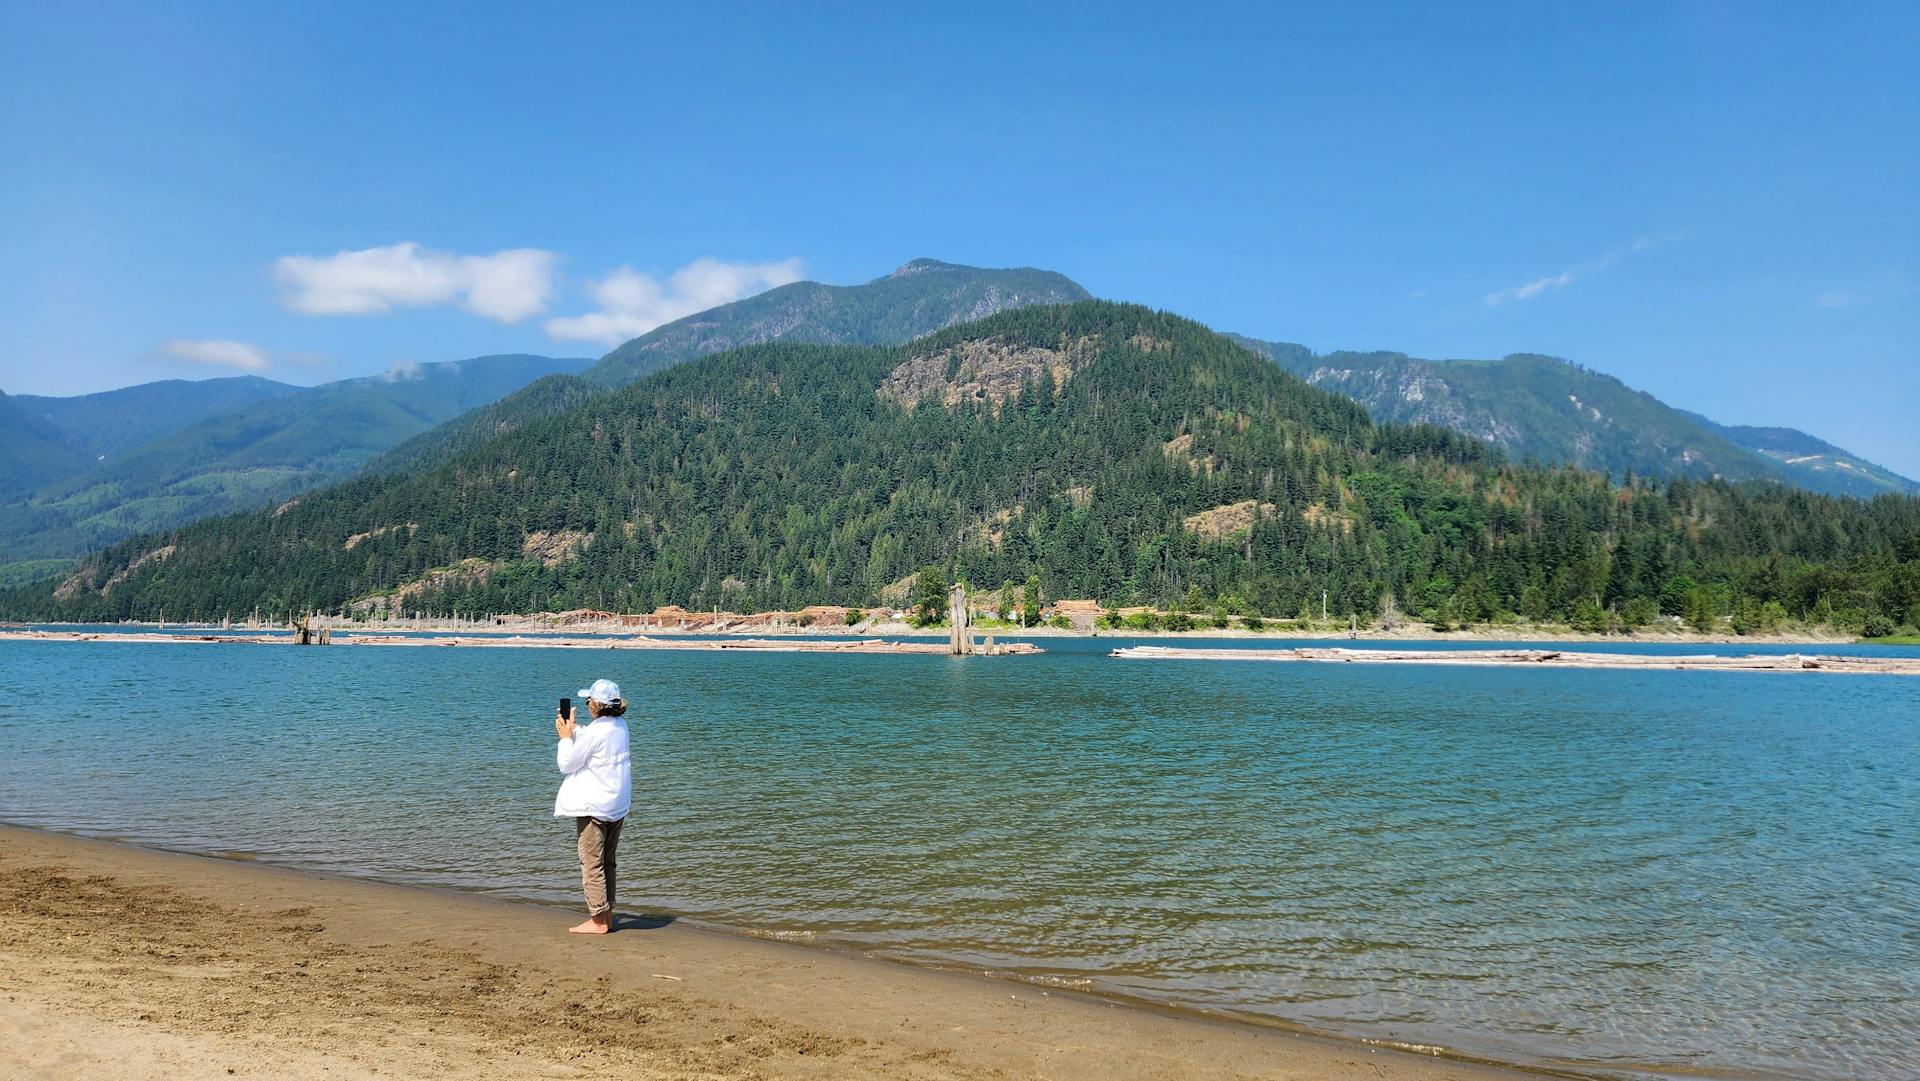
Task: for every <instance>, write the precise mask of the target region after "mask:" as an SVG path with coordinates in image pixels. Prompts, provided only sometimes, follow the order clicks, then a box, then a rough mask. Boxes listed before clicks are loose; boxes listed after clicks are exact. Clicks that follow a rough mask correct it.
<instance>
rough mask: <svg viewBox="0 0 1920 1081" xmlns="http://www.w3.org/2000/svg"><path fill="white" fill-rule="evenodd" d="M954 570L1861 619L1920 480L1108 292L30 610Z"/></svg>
mask: <svg viewBox="0 0 1920 1081" xmlns="http://www.w3.org/2000/svg"><path fill="white" fill-rule="evenodd" d="M926 566H935V567H938V568H941V569H942V570H944V571H945V572H947V573H949V574H952V575H958V576H959V577H962V578H965V579H968V580H971V581H972V582H974V583H975V584H976V585H979V586H984V587H988V588H995V587H998V586H999V585H1000V584H1001V583H1003V582H1008V581H1013V582H1019V581H1024V580H1025V579H1026V578H1027V576H1028V575H1030V574H1031V575H1035V576H1037V577H1038V578H1039V579H1040V582H1041V584H1042V588H1043V590H1044V592H1045V594H1046V595H1048V596H1077V597H1092V598H1096V599H1099V600H1100V601H1102V602H1104V603H1107V604H1126V603H1134V602H1142V603H1152V604H1159V605H1163V606H1175V605H1187V606H1193V607H1199V606H1211V605H1220V606H1222V607H1227V608H1230V609H1239V610H1243V611H1253V612H1258V613H1262V614H1266V615H1279V616H1292V615H1294V614H1296V613H1298V612H1299V611H1301V610H1302V608H1304V607H1306V606H1307V605H1308V604H1309V602H1312V603H1313V605H1314V606H1315V607H1317V606H1318V602H1319V599H1320V597H1321V596H1322V591H1323V590H1324V591H1325V592H1326V596H1327V598H1328V606H1329V610H1330V611H1331V612H1332V613H1334V614H1346V613H1353V614H1356V615H1361V616H1370V615H1372V614H1374V613H1375V612H1377V611H1379V610H1380V609H1381V608H1382V606H1383V605H1384V604H1387V603H1391V604H1393V605H1394V606H1396V607H1399V608H1402V609H1405V610H1408V611H1414V612H1433V613H1438V614H1439V616H1440V618H1444V619H1447V620H1449V621H1471V620H1475V619H1483V618H1486V617H1488V616H1491V615H1494V614H1496V613H1502V612H1510V613H1516V614H1519V615H1523V616H1528V617H1532V618H1539V619H1556V618H1557V619H1581V620H1589V621H1590V620H1592V619H1595V618H1604V617H1603V616H1601V615H1598V614H1599V613H1607V612H1611V613H1613V614H1614V616H1615V617H1616V618H1619V619H1622V620H1625V621H1629V622H1630V621H1633V620H1640V621H1644V620H1646V619H1650V618H1652V616H1653V615H1654V614H1657V613H1658V612H1660V611H1662V610H1667V611H1675V612H1676V614H1678V613H1680V612H1684V613H1686V614H1689V615H1693V616H1698V615H1699V614H1700V613H1702V612H1705V613H1706V616H1705V617H1704V618H1707V619H1711V618H1713V617H1714V616H1715V614H1719V615H1728V614H1731V615H1736V616H1738V615H1740V614H1741V613H1743V612H1744V613H1747V614H1749V615H1750V616H1753V617H1754V618H1759V617H1760V616H1761V615H1763V614H1765V613H1771V612H1778V613H1780V614H1781V615H1782V616H1784V615H1787V614H1791V615H1795V616H1801V617H1805V618H1813V619H1823V620H1826V619H1830V620H1833V621H1835V622H1841V623H1847V622H1851V623H1854V624H1863V623H1864V622H1865V621H1867V620H1869V619H1880V620H1883V621H1897V620H1907V619H1916V618H1920V501H1916V500H1912V499H1900V498H1892V497H1883V498H1881V499H1878V500H1875V501H1873V502H1871V503H1861V502H1858V501H1854V500H1846V499H1832V498H1826V497H1821V496H1816V495H1811V494H1808V493H1804V492H1798V491H1791V490H1786V489H1781V488H1775V487H1758V488H1741V487H1735V486H1731V485H1728V484H1725V483H1720V482H1712V483H1697V482H1690V481H1685V480H1682V481H1677V482H1674V483H1671V484H1657V483H1654V482H1650V481H1642V482H1638V483H1636V484H1635V485H1633V486H1631V487H1617V486H1614V485H1611V484H1609V483H1608V482H1607V480H1606V479H1605V477H1603V476H1601V475H1598V474H1595V473H1589V472H1583V471H1579V470H1574V469H1542V468H1536V467H1530V466H1516V465H1512V464H1508V463H1505V462H1503V461H1501V460H1500V458H1499V456H1498V454H1497V452H1494V451H1492V450H1490V449H1489V448H1488V447H1487V446H1486V445H1485V444H1482V443H1479V442H1477V441H1474V440H1471V439H1468V438H1465V437H1463V436H1461V435H1458V434H1456V433H1453V432H1451V431H1447V430H1444V429H1439V428H1434V427H1406V426H1401V425H1392V424H1375V423H1374V422H1373V421H1372V420H1371V419H1370V418H1369V417H1368V415H1367V414H1366V412H1365V411H1364V410H1363V409H1361V408H1359V407H1358V406H1357V405H1355V404H1354V403H1353V402H1351V401H1349V400H1347V399H1344V398H1341V397H1338V396H1336V395H1333V394H1331V393H1328V392H1325V391H1322V390H1318V389H1315V388H1313V387H1311V386H1309V385H1307V384H1306V383H1304V382H1303V381H1301V380H1300V379H1298V378H1296V377H1294V376H1292V375H1290V374H1288V373H1286V372H1284V371H1282V370H1280V369H1279V368H1278V367H1277V366H1275V365H1274V364H1272V363H1271V362H1270V361H1268V360H1267V359H1265V358H1264V357H1262V356H1259V355H1256V354H1254V353H1252V352H1250V351H1248V350H1246V349H1244V348H1241V347H1239V346H1237V345H1235V344H1233V343H1232V342H1230V341H1228V340H1227V339H1226V338H1224V337H1222V336H1220V335H1217V334H1214V333H1213V332H1211V331H1209V330H1207V329H1206V328H1204V327H1201V326H1199V325H1198V324H1195V323H1191V322H1189V321H1186V320H1183V319H1180V318H1178V317H1175V316H1171V315H1166V314H1163V313H1156V312H1151V311H1148V310H1147V309H1144V308H1138V307H1133V306H1126V305H1117V304H1109V303H1102V302H1086V303H1080V304H1073V305H1064V306H1051V307H1039V308H1027V309H1021V310H1018V311H1011V312H1006V313H1002V314H1000V315H997V316H994V317H991V318H989V319H987V320H984V321H981V322H977V323H970V324H965V325H962V326H957V327H953V328H949V329H947V330H945V331H941V332H939V333H936V334H933V335H931V336H928V337H926V338H922V339H919V340H916V341H914V342H912V343H909V344H906V345H903V346H897V347H891V348H874V347H847V346H819V345H800V344H769V345H761V346H754V347H750V348H745V349H740V350H735V351H731V352H727V353H723V354H718V355H715V356H711V357H707V358H704V359H702V360H699V361H697V362H694V363H689V364H683V365H680V366H677V367H674V368H670V369H667V370H665V371H662V372H660V373H658V374H656V375H654V376H651V377H649V378H647V379H645V380H643V381H641V382H639V383H636V384H634V385H632V386H629V387H627V388H625V389H623V390H621V391H619V392H617V393H613V394H608V395H604V396H597V397H594V398H591V399H589V400H588V401H586V402H585V403H584V404H581V405H579V406H577V407H575V408H573V409H572V410H570V411H568V412H566V413H564V414H561V415H559V416H554V417H549V418H546V419H542V420H536V421H532V422H529V423H527V424H524V425H521V426H519V427H517V428H515V429H513V430H512V431H510V432H508V433H506V434H504V435H502V436H500V437H498V438H495V439H492V440H489V441H486V442H484V443H481V444H479V445H477V446H474V447H473V448H471V449H470V450H467V451H466V452H465V453H463V454H461V455H460V456H459V457H457V458H456V459H455V460H453V461H450V462H447V463H445V464H443V465H441V466H439V467H437V468H434V469H431V470H427V471H424V472H419V473H414V474H402V475H388V476H371V477H364V478H361V479H358V480H354V481H351V482H348V483H346V484H343V485H340V486H337V487H335V488H332V489H328V490H325V491H321V492H316V493H312V494H310V495H308V496H305V497H303V498H301V499H300V500H298V501H297V502H295V503H293V504H291V505H288V506H285V507H282V508H279V509H278V510H276V511H273V512H261V513H255V514H250V515H241V516H236V517H231V518H226V519H219V520H212V521H206V522H200V523H196V524H194V525H192V526H189V527H187V528H185V529H182V530H179V531H176V532H173V533H169V534H159V535H152V536H148V537H143V538H140V539H138V540H136V541H131V542H128V543H126V544H122V545H119V546H117V547H116V548H114V549H113V550H111V551H109V552H106V553H103V554H102V555H101V556H99V557H98V558H96V559H93V560H91V561H89V563H88V564H87V565H86V566H85V567H83V568H82V570H81V571H80V572H79V573H77V574H75V575H74V576H73V577H71V578H70V579H68V580H67V581H65V582H62V583H60V585H59V586H58V587H57V588H46V587H43V588H41V589H39V590H16V591H12V592H10V593H7V594H5V595H4V598H3V599H0V608H3V609H4V614H7V615H11V616H15V617H22V616H30V617H35V618H48V617H52V616H60V617H62V618H83V619H101V618H125V617H144V618H151V617H152V616H154V615H156V614H157V613H158V612H159V611H160V610H161V609H162V608H164V609H165V610H166V612H167V613H168V614H169V616H170V617H171V618H194V617H201V618H218V617H220V616H222V615H225V614H227V613H229V612H231V613H236V614H237V613H242V612H247V611H251V610H252V609H253V608H254V607H256V606H259V607H260V608H262V609H263V610H265V611H269V612H288V611H293V612H297V611H304V610H322V611H338V610H355V611H361V612H369V611H379V610H383V609H385V610H402V611H415V610H429V611H439V612H447V611H451V610H459V611H462V612H468V613H484V612H488V611H531V610H539V609H553V608H567V607H575V606H591V607H598V608H608V609H621V610H641V611H645V610H650V609H651V608H653V607H654V606H656V605H660V604H668V603H675V604H685V605H688V606H690V607H708V606H719V607H725V608H732V609H753V608H772V607H781V608H796V607H799V606H801V605H804V604H808V603H815V602H822V601H835V602H840V603H854V604H860V603H868V602H871V601H873V600H876V599H877V598H878V597H879V596H880V594H881V592H882V591H883V590H885V589H887V587H889V586H890V585H897V584H898V583H899V582H900V581H901V580H902V579H904V578H906V577H908V576H911V575H913V574H914V573H915V572H916V571H918V570H919V569H920V568H922V567H926ZM1769 618H1771V617H1769Z"/></svg>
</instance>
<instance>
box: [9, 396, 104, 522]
mask: <svg viewBox="0 0 1920 1081" xmlns="http://www.w3.org/2000/svg"><path fill="white" fill-rule="evenodd" d="M92 461H93V456H92V455H89V454H87V453H86V451H85V450H84V449H83V448H81V447H77V446H75V445H74V444H73V442H72V441H71V440H69V439H68V438H67V437H66V435H65V434H64V433H63V432H61V431H60V430H59V429H58V428H56V427H54V426H53V425H52V424H51V423H50V422H48V421H47V419H46V418H45V417H41V416H37V415H35V413H34V412H33V411H32V410H31V409H28V408H26V407H24V406H22V405H21V404H20V400H19V399H18V398H15V397H12V396H11V395H8V394H4V393H0V462H5V463H6V468H5V470H3V471H0V499H6V498H11V497H15V496H20V495H24V494H26V493H28V492H31V491H33V490H34V489H35V488H38V487H40V486H41V485H43V484H49V483H51V482H53V481H55V480H58V479H60V478H61V477H67V476H72V475H73V474H74V473H77V472H79V471H80V470H82V469H85V468H86V467H87V466H88V465H89V464H90V463H91V462H92Z"/></svg>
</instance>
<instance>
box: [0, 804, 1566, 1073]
mask: <svg viewBox="0 0 1920 1081" xmlns="http://www.w3.org/2000/svg"><path fill="white" fill-rule="evenodd" d="M574 915H575V914H574V913H572V912H569V911H566V910H563V909H557V908H546V907H542V906H537V905H525V904H516V903H506V902H500V901H494V900H490V899H487V898H483V897H477V896H472V895H466V894H459V893H452V892H445V891H436V890H425V889H415V888H410V887H404V886H394V885H387V884H381V883H374V882H365V881H357V880H346V879H336V878H329V877H325V876H319V875H311V874H305V873H301V872H296V871H289V870H284V869H280V868H274V867H269V866H263V865H259V864H253V863H247V862H241V861H234V860H222V859H216V858H211V857H201V856H190V855H182V854H178V853H168V852H154V851H150V850H145V849H138V848H133V847H130V846H126V845H121V844H116V843H112V842H107V841H97V840H89V839H83V838H77V837H71V836H66V835H62V834H54V833H47V832H42V831H37V830H28V829H21V828H16V827H9V826H0V971H4V972H5V973H6V974H7V975H6V980H5V984H4V989H0V1058H3V1059H4V1060H5V1061H6V1063H7V1068H8V1069H7V1075H8V1076H9V1077H13V1078H32V1079H53V1078H79V1077H100V1076H111V1077H115V1078H129V1079H141V1078H179V1077H195V1078H198V1077H212V1076H229V1075H231V1076H238V1077H249V1076H251V1077H276V1078H296V1079H307V1078H322V1077H325V1078H356V1079H357V1078H386V1077H396V1076H398V1077H426V1076H433V1077H454V1078H491V1079H513V1078H564V1077H587V1076H607V1075H610V1074H617V1075H618V1076H622V1077H640V1078H821V1079H824V1078H921V1079H945V1078H1052V1079H1060V1081H1068V1079H1075V1078H1084V1079H1087V1081H1118V1079H1127V1078H1169V1077H1181V1078H1212V1079H1220V1081H1226V1079H1239V1078H1298V1079H1311V1078H1348V1077H1368V1078H1380V1079H1405V1081H1414V1079H1428V1081H1448V1079H1455V1081H1468V1079H1492V1078H1503V1077H1504V1078H1523V1077H1529V1076H1539V1075H1537V1074H1530V1073H1525V1072H1521V1071H1515V1070H1509V1069H1506V1068H1501V1067H1495V1066H1485V1065H1480V1064H1477V1063H1471V1062H1461V1061H1455V1060H1449V1059H1443V1058H1437V1057H1431V1056H1423V1055H1417V1054H1411V1053H1407V1052H1403V1051H1397V1050H1393V1049H1387V1048H1378V1047H1372V1046H1368V1045H1365V1044H1360V1043H1350V1042H1345V1041H1338V1040H1329V1039H1322V1038H1319V1037H1315V1036H1309V1035H1302V1034H1296V1033H1293V1032H1288V1031H1283V1030H1271V1029H1266V1028H1262V1027H1255V1026H1249V1025H1242V1024H1233V1023H1226V1022H1218V1021H1213V1020H1209V1019H1206V1018H1202V1017H1196V1016H1188V1015H1181V1014H1176V1013H1172V1012H1161V1011H1157V1010H1153V1009H1149V1008H1144V1007H1139V1006H1133V1005H1128V1004H1120V1003H1114V1002H1110V1001H1106V1000H1102V999H1098V998H1094V997H1090V996H1084V995H1078V994H1071V993H1065V992H1058V991H1055V992H1047V991H1042V990H1039V989H1035V988H1030V987H1027V986H1024V985H1019V984H1012V983H1007V982H1002V981H996V980H990V979H985V978H981V977H975V976H970V975H964V974H953V973H943V972H934V971H928V970H923V969H916V968H911V967H908V966H904V965H896V964H891V963H887V962H883V961H875V960H870V959H866V958H861V957H855V956H849V955H844V954H841V953H837V952H833V951H829V950H824V949H818V948H810V947H803V946H795V945H789V944H784V943H777V942H765V941H759V940H755V939H749V938H745V937H739V936H734V935H729V934H724V933H719V932H715V931H711V930H705V929H699V928H690V927H687V926H685V925H683V924H675V923H673V922H672V921H671V920H667V919H665V918H661V917H635V916H629V917H627V918H626V920H625V921H624V925H623V927H622V929H621V930H620V931H619V932H618V933H616V934H614V935H611V936H608V937H607V938H604V939H586V938H579V937H573V936H569V935H567V934H565V933H564V930H563V929H564V928H565V927H566V926H567V924H568V923H569V922H570V921H571V920H572V918H574Z"/></svg>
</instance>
